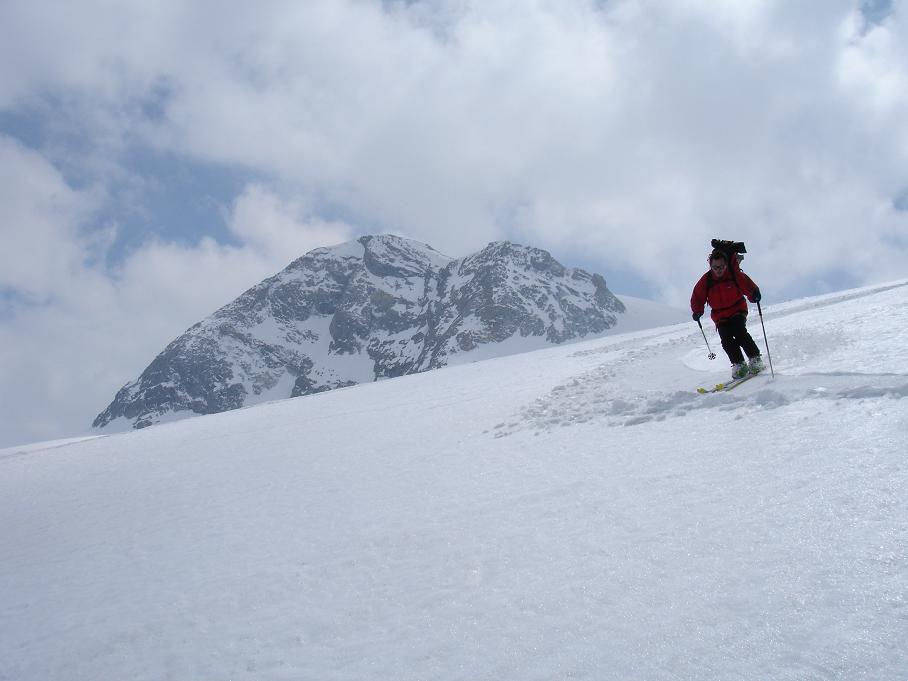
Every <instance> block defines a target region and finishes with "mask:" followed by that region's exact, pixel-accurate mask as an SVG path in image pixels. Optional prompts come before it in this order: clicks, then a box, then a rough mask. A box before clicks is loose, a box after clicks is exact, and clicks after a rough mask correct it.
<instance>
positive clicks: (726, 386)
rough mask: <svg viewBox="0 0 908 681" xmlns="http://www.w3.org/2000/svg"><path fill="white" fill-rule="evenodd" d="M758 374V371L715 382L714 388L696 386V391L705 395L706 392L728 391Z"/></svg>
mask: <svg viewBox="0 0 908 681" xmlns="http://www.w3.org/2000/svg"><path fill="white" fill-rule="evenodd" d="M759 375H760V374H758V373H757V374H747V376H744V377H742V378H735V379H732V380H731V381H729V382H728V383H716V387H715V388H697V392H698V393H700V394H701V395H705V394H706V393H721V392H728V391H729V390H733V389H735V388H737V387H738V386H739V385H741V384H742V383H744V382H745V381H749V380H750V379H752V378H753V377H754V376H759Z"/></svg>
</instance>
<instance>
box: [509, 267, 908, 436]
mask: <svg viewBox="0 0 908 681" xmlns="http://www.w3.org/2000/svg"><path fill="white" fill-rule="evenodd" d="M906 285H908V284H906V283H897V284H890V285H886V286H881V287H870V288H867V289H861V290H858V291H855V292H850V293H846V294H832V295H829V296H824V297H823V298H822V299H820V300H808V301H795V302H793V303H787V304H785V305H783V306H781V308H782V309H781V311H778V312H776V311H774V312H773V313H772V314H766V315H764V322H769V323H770V328H771V329H773V330H774V331H776V333H775V334H774V335H773V346H776V347H770V353H771V354H772V355H774V360H773V361H774V364H775V365H776V366H777V367H779V368H780V369H777V370H776V372H775V376H774V377H773V376H772V372H771V371H770V368H769V366H768V364H769V363H768V362H767V369H766V371H765V372H764V374H763V375H762V376H758V377H757V378H755V379H752V380H751V381H749V382H748V383H746V384H744V385H741V386H739V387H736V388H735V389H734V390H732V391H729V392H727V393H715V394H708V395H700V394H698V393H697V392H696V391H695V389H696V388H697V387H705V388H711V387H712V385H713V384H715V383H720V382H725V381H727V380H729V379H730V376H728V375H725V376H722V375H714V376H713V378H712V379H710V380H705V379H704V378H702V377H701V378H698V377H697V376H695V375H693V374H692V375H691V381H690V383H689V384H688V385H686V386H684V387H683V388H680V389H675V390H665V389H660V388H655V387H649V386H657V385H659V384H660V383H663V384H664V383H665V382H666V381H665V380H664V379H665V378H667V379H668V381H669V382H672V379H673V378H674V376H673V372H672V371H671V370H670V369H668V368H666V370H665V372H664V375H663V376H664V378H660V375H659V373H658V371H657V372H655V373H653V372H652V371H650V372H649V373H648V374H645V375H642V376H641V375H639V374H635V372H639V368H640V367H641V366H642V365H644V361H648V365H647V366H648V368H652V367H653V366H654V365H655V366H656V367H659V366H665V367H670V366H671V365H672V364H674V363H676V360H677V358H678V356H679V355H685V354H687V355H692V354H697V353H699V352H700V350H699V347H700V346H701V345H703V340H702V336H701V335H700V334H699V332H696V333H690V332H688V331H670V332H658V333H657V334H655V335H654V336H651V337H649V338H647V337H646V334H644V335H643V338H642V339H641V338H634V339H632V340H624V341H621V342H618V343H614V344H607V345H605V346H604V347H601V348H595V349H591V350H584V351H581V352H578V353H576V354H575V356H577V357H583V356H595V355H603V356H604V358H603V361H602V362H601V364H599V365H598V366H596V367H594V368H593V369H591V370H588V371H586V372H584V373H583V374H580V375H578V376H576V377H572V378H571V379H570V380H569V381H568V382H566V383H562V384H560V385H557V386H555V387H554V388H552V390H551V391H550V392H549V393H548V394H547V395H544V396H541V397H539V398H537V399H536V400H534V401H533V403H532V404H529V405H526V406H524V407H523V408H522V409H521V410H520V411H519V412H517V413H516V414H515V415H514V417H513V418H512V419H509V420H507V421H505V422H501V423H498V424H496V425H495V426H494V427H493V428H492V432H493V433H494V436H495V437H506V436H508V435H510V434H512V433H515V432H518V431H522V430H531V431H534V432H537V433H539V432H542V431H548V430H551V429H553V428H564V427H570V426H573V425H577V424H581V423H589V422H603V423H606V424H608V425H610V426H635V425H640V424H643V423H648V422H650V421H662V420H665V419H668V418H678V417H683V416H687V415H688V414H690V413H691V412H701V411H703V410H712V409H718V410H720V411H735V412H740V413H739V414H738V417H739V418H744V417H746V415H747V414H749V413H752V412H753V411H754V410H758V409H762V410H769V409H777V408H780V407H784V406H787V405H789V404H792V403H793V402H804V401H813V400H817V401H833V402H835V401H839V400H846V399H873V398H879V397H889V398H892V399H902V398H904V397H906V396H908V373H906V374H898V373H891V372H876V373H874V372H872V371H864V372H860V371H848V370H847V369H848V368H854V361H853V354H854V348H855V347H856V346H857V345H859V344H861V343H862V342H863V343H866V341H867V339H866V338H862V335H861V334H862V331H863V330H864V329H865V327H866V326H867V325H868V324H870V323H872V322H873V321H874V315H878V314H881V313H882V312H881V311H880V310H879V309H878V308H874V307H871V308H870V309H869V310H860V311H857V313H856V314H855V316H854V317H853V318H849V319H848V321H847V323H846V322H844V321H842V322H838V321H834V322H832V323H830V321H829V320H828V319H827V318H825V317H823V318H822V319H818V320H817V321H816V322H815V323H814V324H813V325H812V326H811V327H810V328H807V329H805V328H801V327H800V324H802V323H803V319H804V316H805V315H807V314H809V313H811V312H816V311H822V310H823V309H824V308H828V307H829V306H833V305H841V304H843V303H848V302H851V301H857V302H860V301H862V300H866V299H867V298H868V297H869V296H875V295H878V294H882V293H886V292H889V291H895V290H897V289H901V288H902V287H904V286H906ZM906 308H908V305H906V304H901V305H896V306H894V307H892V306H890V307H887V308H886V312H885V314H887V316H893V315H892V314H891V313H892V312H893V311H900V312H901V317H900V318H898V317H896V318H892V319H891V324H889V325H888V327H887V329H886V330H885V331H883V332H882V334H881V333H880V330H879V329H875V332H876V336H877V337H876V340H877V342H878V345H877V347H876V348H874V349H873V353H874V356H873V358H872V359H869V360H868V361H865V362H863V366H869V365H870V364H876V365H879V364H884V363H885V364H888V362H886V360H889V359H892V360H895V358H896V356H897V355H899V354H902V353H903V352H904V343H903V340H902V339H903V333H904V331H903V329H905V328H906V325H908V312H906ZM792 315H797V318H796V319H795V322H796V323H798V324H799V327H797V328H791V324H786V322H785V318H786V317H789V316H792ZM774 322H775V323H776V327H775V328H774V327H773V323H774ZM688 326H689V325H688ZM748 326H749V330H750V332H751V335H752V336H753V337H754V339H755V340H756V341H757V342H758V345H760V347H761V351H763V347H764V340H763V338H762V337H761V332H762V328H761V326H760V319H759V317H758V316H757V315H756V314H752V315H751V316H750V319H749V323H748ZM714 344H715V345H716V346H718V347H714V350H715V351H716V353H717V354H718V355H719V359H718V360H717V361H716V362H715V363H716V364H723V360H725V355H724V353H723V352H722V349H721V346H720V345H719V343H718V337H717V336H716V337H715V340H714ZM691 348H698V349H694V350H692V349H691ZM836 354H839V355H844V357H843V359H847V362H848V363H847V364H846V365H844V366H841V364H840V363H839V362H836V361H835V360H836ZM764 359H765V355H764ZM824 363H825V364H826V365H827V368H829V367H835V369H829V370H827V371H812V372H811V371H809V370H806V369H805V368H810V367H819V366H823V364H824ZM859 364H860V363H859ZM839 367H841V368H839ZM782 371H791V372H792V375H788V374H785V373H782ZM698 381H699V382H698ZM674 382H675V383H677V381H674ZM856 382H858V384H857V385H856ZM814 408H823V405H821V404H816V405H814Z"/></svg>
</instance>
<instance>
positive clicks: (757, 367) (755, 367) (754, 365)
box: [748, 355, 766, 374]
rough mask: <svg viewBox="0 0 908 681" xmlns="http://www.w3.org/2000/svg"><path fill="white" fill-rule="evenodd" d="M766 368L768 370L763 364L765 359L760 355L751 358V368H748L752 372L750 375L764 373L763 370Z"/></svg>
mask: <svg viewBox="0 0 908 681" xmlns="http://www.w3.org/2000/svg"><path fill="white" fill-rule="evenodd" d="M765 368H766V366H765V365H764V364H763V358H762V357H760V355H757V356H756V357H751V358H750V367H748V370H749V371H750V373H752V374H758V373H760V372H761V371H763V369H765Z"/></svg>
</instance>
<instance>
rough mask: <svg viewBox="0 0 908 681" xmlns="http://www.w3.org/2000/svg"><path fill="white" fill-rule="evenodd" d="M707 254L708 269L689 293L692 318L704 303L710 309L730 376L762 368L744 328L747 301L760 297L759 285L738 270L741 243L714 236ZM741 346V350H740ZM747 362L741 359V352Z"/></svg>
mask: <svg viewBox="0 0 908 681" xmlns="http://www.w3.org/2000/svg"><path fill="white" fill-rule="evenodd" d="M712 245H713V251H712V253H710V255H709V271H708V272H707V273H706V274H704V275H703V276H702V277H700V281H698V282H697V285H696V286H694V292H693V294H692V295H691V297H690V309H691V311H692V312H693V319H694V321H695V322H699V321H700V317H702V316H703V310H704V306H705V305H706V304H707V303H708V304H709V307H710V309H711V312H710V318H711V319H712V320H713V323H714V324H715V325H716V330H717V331H718V332H719V337H720V338H721V339H722V349H723V350H725V354H727V355H728V359H729V360H730V361H731V373H732V378H736V379H737V378H744V377H745V376H747V374H748V373H752V374H756V373H758V372H760V371H762V370H763V358H762V357H761V355H760V348H758V347H757V344H756V343H755V342H754V339H753V338H752V337H751V335H750V333H748V331H747V327H746V322H747V301H746V300H745V296H746V297H747V299H748V300H750V302H752V303H757V302H759V301H760V289H759V288H758V287H757V285H756V284H755V283H754V282H753V280H752V279H751V278H750V277H748V276H747V275H746V274H744V272H742V271H741V267H740V264H739V263H740V260H741V256H740V253H744V252H745V250H746V249H745V248H744V244H742V243H740V242H732V241H719V240H717V239H713V241H712ZM742 350H743V352H742ZM745 354H746V355H747V359H748V360H749V362H750V364H749V365H748V364H747V363H746V362H745V361H744V355H745Z"/></svg>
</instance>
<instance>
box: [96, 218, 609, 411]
mask: <svg viewBox="0 0 908 681" xmlns="http://www.w3.org/2000/svg"><path fill="white" fill-rule="evenodd" d="M624 311H625V308H624V305H623V304H622V303H621V301H620V300H618V299H617V298H616V297H615V296H614V295H613V294H612V292H611V291H609V290H608V289H607V287H606V285H605V280H604V279H603V278H602V277H601V276H599V275H593V274H590V273H588V272H585V271H584V270H580V269H567V268H565V267H564V266H563V265H561V264H560V263H559V262H558V261H557V260H555V258H553V257H552V256H551V254H549V253H548V252H546V251H544V250H541V249H538V248H533V247H529V246H522V245H519V244H514V243H511V242H508V241H499V242H493V243H490V244H489V245H487V246H486V247H485V248H483V249H482V250H480V251H478V252H477V253H475V254H473V255H470V256H467V257H465V258H461V259H452V258H450V257H448V256H446V255H443V254H441V253H439V252H438V251H436V250H435V249H433V248H431V247H430V246H428V245H427V244H424V243H421V242H419V241H415V240H412V239H407V238H404V237H400V236H396V235H392V234H380V235H369V236H363V237H360V238H358V239H356V240H353V241H348V242H345V243H341V244H337V245H335V246H331V247H326V248H317V249H315V250H312V251H310V252H308V253H306V254H305V255H304V256H302V257H301V258H298V259H297V260H295V261H293V262H292V263H291V264H290V265H289V266H288V267H287V268H285V269H284V270H283V271H281V272H279V273H278V274H276V275H274V276H273V277H270V278H268V279H266V280H264V281H263V282H261V283H260V284H258V285H256V286H254V287H253V288H251V289H249V290H248V291H246V293H244V294H243V295H242V296H240V297H239V298H237V299H236V300H234V301H233V302H231V303H229V304H228V305H225V306H224V307H222V308H220V309H219V310H217V311H216V312H214V313H213V314H212V315H211V316H210V317H208V318H207V319H205V320H202V321H201V322H199V323H198V324H196V325H194V326H193V327H192V328H190V329H189V330H188V331H187V332H186V333H184V334H183V335H182V336H180V337H179V338H177V339H175V340H174V341H173V342H172V343H170V344H169V345H168V346H167V348H165V350H164V351H163V352H162V353H161V354H160V355H158V357H156V358H155V360H154V361H153V362H152V363H151V364H150V365H149V366H148V368H146V370H145V371H144V372H143V373H142V375H141V376H139V378H138V379H136V380H135V381H133V382H131V383H129V384H127V385H126V386H125V387H124V388H123V389H122V390H120V392H119V393H118V394H117V395H116V397H115V398H114V400H113V401H112V402H111V404H110V405H109V406H108V407H107V409H105V410H104V411H103V412H102V413H101V414H99V415H98V417H97V419H96V420H95V422H94V426H95V427H109V426H111V424H113V423H115V422H116V423H117V424H118V425H117V426H116V427H117V428H122V427H133V428H140V427H144V426H146V425H150V424H152V423H157V422H160V421H163V420H169V419H172V418H179V417H182V416H188V415H191V414H209V413H215V412H219V411H224V410H227V409H235V408H237V407H241V406H248V405H250V404H255V403H258V402H263V401H266V400H272V399H279V398H285V397H296V396H300V395H307V394H311V393H317V392H322V391H325V390H331V389H334V388H339V387H345V386H350V385H355V384H357V383H362V382H368V381H374V380H378V379H382V378H391V377H394V376H401V375H404V374H409V373H414V372H420V371H426V370H429V369H435V368H439V367H443V366H447V365H450V364H456V363H460V362H465V361H470V358H471V357H472V356H473V354H471V353H473V351H475V350H477V349H478V348H480V347H482V348H484V352H483V353H482V356H483V358H487V357H490V356H497V355H504V354H511V353H513V352H517V351H523V350H527V349H532V348H539V347H545V346H546V345H549V344H553V343H563V342H566V341H570V340H576V339H579V338H584V337H588V336H590V335H594V334H601V333H603V332H605V331H607V330H608V329H610V328H612V327H614V326H615V325H616V324H617V322H618V319H619V316H620V315H621V314H622V313H623V312H624Z"/></svg>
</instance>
